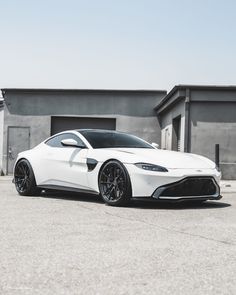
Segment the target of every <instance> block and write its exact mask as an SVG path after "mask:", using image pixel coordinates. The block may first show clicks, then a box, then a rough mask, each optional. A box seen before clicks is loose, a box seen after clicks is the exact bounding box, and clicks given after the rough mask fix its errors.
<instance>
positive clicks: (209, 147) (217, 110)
mask: <svg viewBox="0 0 236 295" xmlns="http://www.w3.org/2000/svg"><path fill="white" fill-rule="evenodd" d="M234 95H235V94H234ZM218 96H219V94H218ZM191 98H192V96H191ZM221 100H222V96H221ZM190 118H191V127H190V128H191V129H190V134H191V142H190V149H191V152H192V153H197V154H201V155H204V156H206V157H208V158H210V159H212V160H214V159H215V152H214V151H215V150H214V148H215V144H216V143H219V144H220V162H221V164H220V166H221V169H222V174H223V178H224V179H236V100H235V101H234V102H233V101H231V102H230V101H227V102H225V101H221V102H220V101H218V102H217V101H215V102H214V101H213V102H206V101H203V100H201V101H199V102H196V101H192V102H191V104H190Z"/></svg>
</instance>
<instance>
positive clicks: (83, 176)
mask: <svg viewBox="0 0 236 295" xmlns="http://www.w3.org/2000/svg"><path fill="white" fill-rule="evenodd" d="M63 139H74V140H76V141H77V142H78V145H84V146H85V147H86V145H85V144H84V143H83V142H82V140H81V139H80V138H79V137H78V136H76V135H75V134H73V133H63V134H59V135H56V136H54V137H52V138H50V139H49V140H48V141H47V142H45V147H44V155H43V157H42V158H43V160H42V163H41V167H43V170H44V172H43V171H41V173H40V174H41V176H42V177H41V179H40V183H38V185H41V186H43V185H44V186H52V187H54V186H60V187H65V188H67V187H69V188H76V189H81V190H87V189H88V179H87V171H88V168H87V164H86V160H87V152H88V149H87V148H78V147H72V146H63V145H62V143H61V141H62V140H63Z"/></svg>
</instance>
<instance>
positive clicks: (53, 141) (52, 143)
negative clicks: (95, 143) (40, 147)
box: [46, 133, 85, 148]
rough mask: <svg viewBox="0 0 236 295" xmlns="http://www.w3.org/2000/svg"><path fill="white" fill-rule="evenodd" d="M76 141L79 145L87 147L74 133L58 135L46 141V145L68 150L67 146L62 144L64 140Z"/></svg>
mask: <svg viewBox="0 0 236 295" xmlns="http://www.w3.org/2000/svg"><path fill="white" fill-rule="evenodd" d="M69 138H70V139H74V140H76V141H77V143H78V145H83V146H85V144H84V143H83V141H82V140H81V139H80V138H79V137H78V136H76V135H75V134H73V133H64V134H60V135H56V136H54V137H52V138H50V139H49V140H47V141H46V144H47V145H49V146H51V147H61V148H66V146H64V145H62V144H61V141H62V140H63V139H69Z"/></svg>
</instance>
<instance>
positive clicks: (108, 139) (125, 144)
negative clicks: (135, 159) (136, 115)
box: [78, 130, 153, 149]
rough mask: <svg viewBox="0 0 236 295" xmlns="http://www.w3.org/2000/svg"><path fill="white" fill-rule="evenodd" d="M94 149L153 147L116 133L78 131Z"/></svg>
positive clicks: (132, 137) (134, 138) (130, 136)
mask: <svg viewBox="0 0 236 295" xmlns="http://www.w3.org/2000/svg"><path fill="white" fill-rule="evenodd" d="M78 131H79V132H80V133H81V134H82V135H83V136H84V137H85V138H86V139H87V141H88V142H89V143H90V145H91V146H92V147H93V148H94V149H99V148H146V149H152V148H153V147H152V146H151V145H150V144H148V143H146V142H145V141H143V140H142V139H141V138H138V137H136V136H134V135H130V134H125V133H119V132H115V131H94V130H78Z"/></svg>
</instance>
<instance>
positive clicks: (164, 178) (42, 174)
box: [17, 130, 221, 197]
mask: <svg viewBox="0 0 236 295" xmlns="http://www.w3.org/2000/svg"><path fill="white" fill-rule="evenodd" d="M68 132H69V133H73V134H75V135H77V136H78V137H80V138H81V139H82V140H83V142H84V143H85V144H86V146H87V148H86V149H79V148H76V147H67V148H56V147H50V146H48V145H47V144H45V142H46V141H47V140H45V141H44V142H42V143H41V144H39V145H38V146H36V147H35V148H33V149H31V150H28V151H25V152H22V153H20V154H19V155H18V158H17V161H18V160H19V159H21V158H25V159H27V160H28V161H29V162H30V164H31V166H32V168H33V171H34V175H35V180H36V184H37V185H38V186H41V187H45V186H49V185H52V186H62V187H66V188H68V189H69V188H76V189H79V190H87V191H90V192H93V193H99V188H98V175H99V171H100V168H101V166H102V165H103V163H104V162H106V161H107V160H110V159H116V160H118V161H120V162H122V163H123V164H124V166H125V167H126V169H127V171H128V173H129V176H130V180H131V186H132V196H133V197H151V196H152V194H153V193H154V191H155V190H156V189H157V188H158V187H160V186H162V185H165V184H169V183H173V182H176V181H179V180H181V179H184V178H185V177H188V176H210V177H213V178H214V179H215V181H216V183H219V180H220V177H221V173H220V172H219V171H218V170H217V169H216V166H215V163H214V162H212V161H211V160H209V159H207V158H205V157H202V156H199V155H195V154H190V153H181V152H174V151H167V150H160V149H145V148H101V149H93V148H92V146H91V145H90V144H89V142H88V141H87V140H86V139H85V138H84V137H83V136H82V135H81V134H80V133H79V132H77V131H75V130H71V131H66V132H61V133H60V134H63V133H68ZM87 158H91V159H96V160H97V161H98V163H97V165H96V167H95V168H94V169H93V170H92V171H88V166H87V164H86V162H87ZM135 163H150V164H155V165H160V166H163V167H165V168H167V169H168V172H156V171H147V170H143V169H141V168H138V167H137V166H136V165H135Z"/></svg>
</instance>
